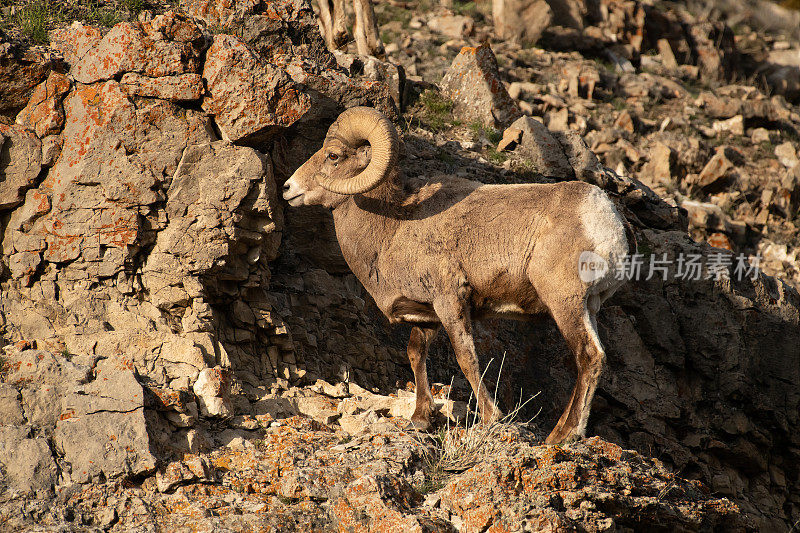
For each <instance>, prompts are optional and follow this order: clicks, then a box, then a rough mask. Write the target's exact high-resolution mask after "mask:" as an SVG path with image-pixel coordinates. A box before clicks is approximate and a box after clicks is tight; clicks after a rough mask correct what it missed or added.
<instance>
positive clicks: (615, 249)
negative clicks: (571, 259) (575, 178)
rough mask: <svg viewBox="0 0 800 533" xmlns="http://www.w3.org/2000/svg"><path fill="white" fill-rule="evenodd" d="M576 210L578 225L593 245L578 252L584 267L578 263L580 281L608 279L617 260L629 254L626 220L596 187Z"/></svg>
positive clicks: (591, 281) (591, 282)
mask: <svg viewBox="0 0 800 533" xmlns="http://www.w3.org/2000/svg"><path fill="white" fill-rule="evenodd" d="M578 209H579V214H580V219H581V225H582V227H583V229H584V231H585V232H586V237H587V239H588V241H589V242H590V243H591V245H592V247H591V249H590V250H585V251H584V252H583V253H582V254H581V261H580V262H579V263H582V262H583V260H584V259H585V260H586V265H585V267H581V264H579V265H578V266H579V268H581V272H580V274H581V280H582V281H584V282H586V283H589V284H594V282H596V281H598V280H602V279H605V278H607V277H608V274H609V272H612V273H613V270H614V269H615V267H616V265H617V264H618V262H619V261H620V260H621V259H622V257H623V256H625V255H626V254H627V253H628V240H627V238H626V236H625V222H624V220H623V218H622V215H620V214H619V211H617V208H616V207H615V206H614V204H613V203H612V202H611V200H610V199H609V198H608V196H606V193H604V192H603V191H602V190H600V189H599V188H596V187H593V188H592V190H591V191H590V192H589V194H587V195H586V197H585V198H584V200H583V202H581V205H580V207H579V208H578ZM587 252H588V253H587ZM584 254H586V255H585V257H584ZM603 264H605V266H603ZM584 270H585V272H584ZM584 274H585V275H586V277H584Z"/></svg>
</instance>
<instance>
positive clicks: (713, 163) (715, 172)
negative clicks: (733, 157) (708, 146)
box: [697, 147, 733, 190]
mask: <svg viewBox="0 0 800 533" xmlns="http://www.w3.org/2000/svg"><path fill="white" fill-rule="evenodd" d="M723 148H724V147H723ZM732 166H733V163H732V162H731V161H730V159H728V157H727V155H726V154H725V150H724V149H722V150H718V151H717V153H716V154H714V157H712V158H711V160H709V162H708V163H706V166H704V167H703V170H702V171H700V176H699V177H698V180H697V184H698V186H700V188H702V189H707V190H709V189H714V188H718V187H719V186H720V185H719V183H720V180H722V179H723V178H725V176H726V175H727V172H728V170H729V169H730V168H731V167H732Z"/></svg>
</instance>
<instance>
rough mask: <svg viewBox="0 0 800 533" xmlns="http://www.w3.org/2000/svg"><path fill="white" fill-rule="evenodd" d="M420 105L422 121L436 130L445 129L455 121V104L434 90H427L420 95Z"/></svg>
mask: <svg viewBox="0 0 800 533" xmlns="http://www.w3.org/2000/svg"><path fill="white" fill-rule="evenodd" d="M418 103H419V105H420V107H421V108H422V113H421V115H422V120H423V122H424V123H425V125H426V126H427V127H428V128H430V129H432V130H434V131H440V130H443V129H445V128H446V127H447V126H448V125H450V124H451V123H452V120H453V102H451V101H450V100H448V99H447V98H445V97H443V96H442V95H441V94H439V93H438V92H437V91H434V90H433V89H426V90H425V91H424V92H423V93H422V94H421V95H419V100H418Z"/></svg>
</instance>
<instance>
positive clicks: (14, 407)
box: [0, 383, 25, 426]
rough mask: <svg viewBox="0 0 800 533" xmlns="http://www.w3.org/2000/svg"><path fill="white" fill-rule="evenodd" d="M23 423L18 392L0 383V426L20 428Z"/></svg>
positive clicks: (23, 417)
mask: <svg viewBox="0 0 800 533" xmlns="http://www.w3.org/2000/svg"><path fill="white" fill-rule="evenodd" d="M24 422H25V416H24V414H23V413H22V404H20V394H19V391H18V390H17V389H16V388H14V387H12V386H11V385H8V384H7V383H0V426H21V425H22V424H23V423H24Z"/></svg>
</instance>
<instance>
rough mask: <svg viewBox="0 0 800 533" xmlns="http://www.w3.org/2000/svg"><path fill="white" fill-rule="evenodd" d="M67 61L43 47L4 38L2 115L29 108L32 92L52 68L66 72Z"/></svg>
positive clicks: (0, 61) (1, 43) (0, 84)
mask: <svg viewBox="0 0 800 533" xmlns="http://www.w3.org/2000/svg"><path fill="white" fill-rule="evenodd" d="M63 68H64V65H63V61H62V60H61V58H60V57H59V56H58V55H57V54H56V53H55V52H54V51H53V50H48V49H46V48H43V47H26V46H23V45H21V44H19V43H14V42H8V41H6V40H5V39H3V38H2V37H0V114H13V113H16V112H17V111H19V110H20V109H22V108H23V107H25V105H26V104H27V103H28V99H29V98H30V96H31V93H32V92H33V91H34V89H35V88H36V86H37V85H39V83H41V82H42V81H44V80H45V79H46V78H47V76H48V74H49V73H50V72H52V71H62V70H63Z"/></svg>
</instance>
